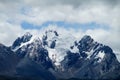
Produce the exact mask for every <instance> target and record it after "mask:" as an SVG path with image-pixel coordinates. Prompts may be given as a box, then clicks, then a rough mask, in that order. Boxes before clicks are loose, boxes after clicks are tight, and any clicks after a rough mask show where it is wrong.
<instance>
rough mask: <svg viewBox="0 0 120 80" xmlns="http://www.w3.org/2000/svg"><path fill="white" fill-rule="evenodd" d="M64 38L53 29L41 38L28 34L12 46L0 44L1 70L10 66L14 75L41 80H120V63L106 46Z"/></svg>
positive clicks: (70, 37) (67, 36) (88, 37)
mask: <svg viewBox="0 0 120 80" xmlns="http://www.w3.org/2000/svg"><path fill="white" fill-rule="evenodd" d="M63 35H64V34H59V33H58V32H57V31H55V30H48V31H46V32H45V34H43V37H39V36H38V37H36V36H35V35H32V34H30V33H28V32H27V33H26V34H24V35H23V36H21V37H18V38H17V39H16V40H15V41H14V43H13V44H12V46H11V47H5V46H4V45H0V59H2V60H1V61H0V65H2V66H3V67H0V70H1V71H2V70H3V72H6V70H9V69H8V64H7V63H9V65H11V66H12V68H13V69H14V72H11V73H12V74H14V75H15V76H20V77H32V76H33V77H38V78H39V79H43V80H55V79H70V78H76V79H110V78H112V79H116V78H118V77H120V73H119V72H120V63H119V62H118V60H117V58H116V55H115V54H114V52H113V50H112V49H111V48H110V47H109V46H106V45H103V44H101V43H98V42H96V41H94V40H93V39H92V38H91V36H89V35H85V36H83V37H82V38H81V39H80V40H77V39H76V38H74V37H73V36H71V35H65V36H63ZM9 56H10V57H9ZM17 59H18V60H17ZM4 63H5V64H4ZM16 63H17V64H16ZM4 68H5V69H4ZM11 70H12V69H10V71H11Z"/></svg>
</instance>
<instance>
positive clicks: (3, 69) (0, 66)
mask: <svg viewBox="0 0 120 80" xmlns="http://www.w3.org/2000/svg"><path fill="white" fill-rule="evenodd" d="M18 62H19V58H18V57H17V56H16V55H15V53H14V52H13V51H12V50H11V49H10V47H6V46H4V45H3V44H0V75H12V74H11V72H14V71H15V67H16V65H17V64H18Z"/></svg>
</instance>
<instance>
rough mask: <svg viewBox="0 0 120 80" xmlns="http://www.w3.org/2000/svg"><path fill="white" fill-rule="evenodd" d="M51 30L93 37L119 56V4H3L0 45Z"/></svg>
mask: <svg viewBox="0 0 120 80" xmlns="http://www.w3.org/2000/svg"><path fill="white" fill-rule="evenodd" d="M48 28H49V29H51V28H55V29H58V30H62V31H63V32H64V33H72V34H73V35H74V36H75V37H78V38H79V37H81V36H83V35H86V34H87V35H90V36H91V37H92V38H93V39H95V40H96V41H98V42H100V43H103V44H105V45H108V46H110V47H111V48H112V49H113V51H114V52H115V53H116V55H119V54H120V42H119V41H120V38H119V34H120V0H0V43H3V44H5V45H7V46H10V45H11V44H12V43H13V41H14V40H15V39H16V38H17V37H18V36H21V35H23V34H24V33H25V32H31V33H32V34H36V33H40V32H42V31H44V30H45V29H48ZM118 58H119V60H120V57H118Z"/></svg>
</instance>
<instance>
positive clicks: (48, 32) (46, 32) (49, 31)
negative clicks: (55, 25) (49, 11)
mask: <svg viewBox="0 0 120 80" xmlns="http://www.w3.org/2000/svg"><path fill="white" fill-rule="evenodd" d="M45 34H46V35H47V34H54V35H55V36H59V35H58V32H57V31H56V30H47V31H45Z"/></svg>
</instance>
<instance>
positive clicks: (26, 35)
mask: <svg viewBox="0 0 120 80" xmlns="http://www.w3.org/2000/svg"><path fill="white" fill-rule="evenodd" d="M22 37H24V38H26V37H32V34H31V33H30V32H26V33H25V34H24V35H23V36H22Z"/></svg>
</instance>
